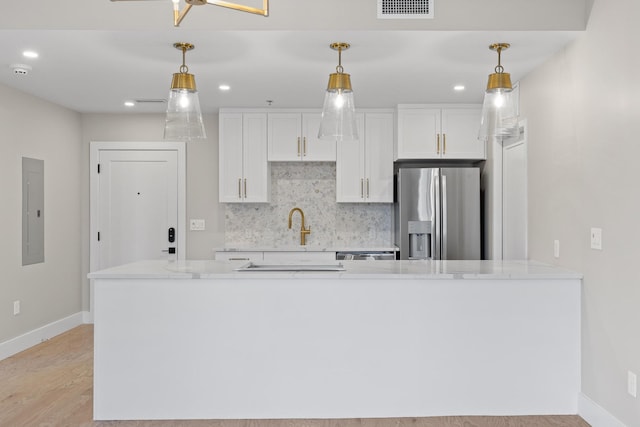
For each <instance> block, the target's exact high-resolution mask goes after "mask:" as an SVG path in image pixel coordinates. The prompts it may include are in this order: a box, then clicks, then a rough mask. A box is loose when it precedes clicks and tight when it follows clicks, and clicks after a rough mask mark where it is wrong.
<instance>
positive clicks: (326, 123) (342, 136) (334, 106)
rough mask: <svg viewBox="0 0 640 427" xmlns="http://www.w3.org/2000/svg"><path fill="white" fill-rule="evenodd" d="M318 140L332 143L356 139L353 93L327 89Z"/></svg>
mask: <svg viewBox="0 0 640 427" xmlns="http://www.w3.org/2000/svg"><path fill="white" fill-rule="evenodd" d="M318 138H320V139H329V140H334V141H353V140H357V139H358V128H357V125H356V111H355V104H354V102H353V91H351V90H349V91H346V90H342V89H337V90H330V89H327V92H326V93H325V95H324V105H323V107H322V121H321V122H320V131H319V132H318Z"/></svg>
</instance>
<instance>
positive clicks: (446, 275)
mask: <svg viewBox="0 0 640 427" xmlns="http://www.w3.org/2000/svg"><path fill="white" fill-rule="evenodd" d="M337 263H338V261H336V262H335V264H337ZM340 263H341V264H342V265H343V266H344V268H345V270H344V271H236V270H235V269H237V268H239V267H242V266H243V265H245V264H247V261H188V260H187V261H161V260H158V261H139V262H135V263H131V264H125V265H121V266H117V267H113V268H109V269H105V270H101V271H97V272H93V273H89V275H88V277H89V278H90V279H331V278H335V279H370V280H371V279H421V280H440V279H472V280H496V279H498V280H509V279H515V280H522V279H525V280H526V279H534V280H539V279H582V275H581V274H579V273H576V272H574V271H571V270H567V269H564V268H559V267H555V266H552V265H548V264H543V263H540V262H537V261H430V260H427V261H340ZM259 264H261V265H263V264H269V263H267V262H260V263H259ZM271 264H277V263H271ZM280 264H282V263H280ZM306 264H312V265H317V264H319V263H317V262H308V263H306ZM323 264H331V265H333V264H334V262H331V263H323Z"/></svg>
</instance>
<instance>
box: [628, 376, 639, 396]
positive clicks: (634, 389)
mask: <svg viewBox="0 0 640 427" xmlns="http://www.w3.org/2000/svg"><path fill="white" fill-rule="evenodd" d="M627 393H629V394H630V395H631V396H633V397H637V396H638V377H636V374H634V373H633V372H631V371H627Z"/></svg>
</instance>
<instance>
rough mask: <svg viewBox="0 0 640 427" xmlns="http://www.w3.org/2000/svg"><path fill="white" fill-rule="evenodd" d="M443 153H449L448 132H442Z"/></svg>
mask: <svg viewBox="0 0 640 427" xmlns="http://www.w3.org/2000/svg"><path fill="white" fill-rule="evenodd" d="M442 154H447V134H446V133H443V134H442Z"/></svg>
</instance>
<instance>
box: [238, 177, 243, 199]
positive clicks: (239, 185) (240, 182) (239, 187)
mask: <svg viewBox="0 0 640 427" xmlns="http://www.w3.org/2000/svg"><path fill="white" fill-rule="evenodd" d="M238 199H242V178H238Z"/></svg>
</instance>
